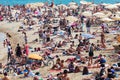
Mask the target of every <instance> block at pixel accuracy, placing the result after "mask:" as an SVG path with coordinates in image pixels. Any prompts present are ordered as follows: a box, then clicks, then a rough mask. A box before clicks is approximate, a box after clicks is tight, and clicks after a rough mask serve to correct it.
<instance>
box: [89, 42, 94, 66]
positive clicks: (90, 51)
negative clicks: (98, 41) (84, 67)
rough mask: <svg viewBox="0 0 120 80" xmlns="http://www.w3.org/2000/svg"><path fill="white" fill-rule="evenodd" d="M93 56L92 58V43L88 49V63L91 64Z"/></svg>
mask: <svg viewBox="0 0 120 80" xmlns="http://www.w3.org/2000/svg"><path fill="white" fill-rule="evenodd" d="M93 56H94V44H93V43H92V44H91V45H90V48H89V63H91V64H92V63H93Z"/></svg>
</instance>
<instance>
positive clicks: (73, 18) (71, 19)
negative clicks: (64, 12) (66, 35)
mask: <svg viewBox="0 0 120 80" xmlns="http://www.w3.org/2000/svg"><path fill="white" fill-rule="evenodd" d="M65 19H66V20H68V21H69V22H75V21H78V18H76V17H74V16H68V17H66V18H65Z"/></svg>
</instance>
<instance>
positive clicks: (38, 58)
mask: <svg viewBox="0 0 120 80" xmlns="http://www.w3.org/2000/svg"><path fill="white" fill-rule="evenodd" d="M28 58H30V59H37V60H42V56H40V55H39V54H34V53H31V54H29V55H28Z"/></svg>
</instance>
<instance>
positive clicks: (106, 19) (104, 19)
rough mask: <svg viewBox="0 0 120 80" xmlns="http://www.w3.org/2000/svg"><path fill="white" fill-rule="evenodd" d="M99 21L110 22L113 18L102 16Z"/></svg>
mask: <svg viewBox="0 0 120 80" xmlns="http://www.w3.org/2000/svg"><path fill="white" fill-rule="evenodd" d="M100 20H101V21H104V22H112V21H114V20H112V19H110V18H102V19H100Z"/></svg>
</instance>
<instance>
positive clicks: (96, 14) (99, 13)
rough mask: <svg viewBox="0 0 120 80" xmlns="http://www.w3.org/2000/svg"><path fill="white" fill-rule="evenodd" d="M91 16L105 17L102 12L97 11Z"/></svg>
mask: <svg viewBox="0 0 120 80" xmlns="http://www.w3.org/2000/svg"><path fill="white" fill-rule="evenodd" d="M93 16H96V17H99V18H104V17H106V15H105V14H104V13H102V12H97V13H94V14H93Z"/></svg>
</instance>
